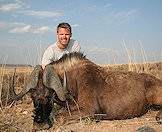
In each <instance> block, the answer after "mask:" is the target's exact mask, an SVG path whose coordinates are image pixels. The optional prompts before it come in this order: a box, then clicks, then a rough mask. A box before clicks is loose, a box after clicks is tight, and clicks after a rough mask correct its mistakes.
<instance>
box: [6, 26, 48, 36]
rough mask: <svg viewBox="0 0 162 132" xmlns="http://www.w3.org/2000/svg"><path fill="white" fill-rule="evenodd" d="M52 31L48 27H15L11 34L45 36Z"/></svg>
mask: <svg viewBox="0 0 162 132" xmlns="http://www.w3.org/2000/svg"><path fill="white" fill-rule="evenodd" d="M49 31H51V29H50V28H49V27H47V26H42V27H34V26H32V25H25V26H20V27H15V28H14V29H12V30H10V31H9V33H34V34H39V33H40V34H44V33H47V32H49Z"/></svg>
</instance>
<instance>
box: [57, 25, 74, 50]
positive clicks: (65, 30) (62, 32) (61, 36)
mask: <svg viewBox="0 0 162 132" xmlns="http://www.w3.org/2000/svg"><path fill="white" fill-rule="evenodd" d="M71 36H72V31H71V26H70V25H69V24H68V23H60V24H59V25H58V26H57V42H58V43H57V44H58V47H59V48H60V49H65V48H66V47H67V46H68V43H69V41H70V38H71Z"/></svg>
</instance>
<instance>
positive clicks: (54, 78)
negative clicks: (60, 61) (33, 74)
mask: <svg viewBox="0 0 162 132" xmlns="http://www.w3.org/2000/svg"><path fill="white" fill-rule="evenodd" d="M43 83H44V85H45V86H46V87H49V88H51V89H53V90H55V92H56V94H57V96H58V98H59V99H60V100H61V101H65V100H66V98H65V91H64V88H63V86H62V84H61V81H60V79H59V76H58V75H57V73H56V72H55V70H54V69H53V67H52V65H47V66H46V67H45V69H44V73H43Z"/></svg>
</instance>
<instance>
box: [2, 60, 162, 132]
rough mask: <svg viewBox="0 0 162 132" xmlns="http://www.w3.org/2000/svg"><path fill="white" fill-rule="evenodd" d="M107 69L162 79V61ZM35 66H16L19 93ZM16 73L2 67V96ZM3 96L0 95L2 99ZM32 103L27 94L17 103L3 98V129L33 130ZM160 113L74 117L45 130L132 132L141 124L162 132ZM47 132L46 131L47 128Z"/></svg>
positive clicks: (107, 66)
mask: <svg viewBox="0 0 162 132" xmlns="http://www.w3.org/2000/svg"><path fill="white" fill-rule="evenodd" d="M102 67H103V68H105V69H106V70H122V71H136V72H146V73H149V74H152V75H155V76H156V77H158V78H161V79H162V62H159V63H144V64H135V63H130V64H123V65H102ZM32 69H33V68H26V67H19V68H17V69H16V78H15V88H16V91H17V92H19V91H20V90H21V88H22V87H23V86H24V82H25V80H26V78H27V77H28V76H29V74H30V72H31V71H32ZM13 73H14V68H5V67H1V68H0V95H1V97H2V94H3V92H2V91H3V90H2V89H4V88H5V89H8V88H9V87H10V86H9V82H10V81H11V80H10V79H11V77H12V75H13ZM0 99H1V98H0ZM32 110H33V104H32V101H31V99H30V98H28V96H26V97H25V98H23V100H22V101H19V102H16V103H15V104H12V105H10V106H4V105H3V104H2V101H0V131H3V132H5V131H6V132H10V131H11V132H22V131H24V132H26V131H29V132H30V131H32V130H33V119H32V114H33V112H32ZM156 113H157V112H154V111H150V112H148V113H147V114H146V115H144V116H142V117H140V118H134V119H130V120H124V121H123V120H121V121H100V122H99V123H96V121H94V120H91V119H90V118H86V119H85V120H73V121H69V122H64V121H63V118H60V119H59V121H57V122H55V125H54V126H53V127H52V128H51V129H50V130H46V131H57V132H70V131H74V132H80V131H81V132H84V131H95V132H100V131H102V132H104V131H114V132H118V131H130V132H133V131H135V130H137V129H138V128H139V127H141V126H149V127H152V128H154V129H155V130H156V131H162V126H161V125H158V124H157V123H156V121H155V119H154V117H155V114H156ZM44 132H45V131H44Z"/></svg>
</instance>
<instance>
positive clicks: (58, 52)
mask: <svg viewBox="0 0 162 132" xmlns="http://www.w3.org/2000/svg"><path fill="white" fill-rule="evenodd" d="M71 37H72V29H71V26H70V25H69V24H68V23H60V24H59V25H58V26H57V42H55V44H52V45H50V46H49V47H48V48H47V49H46V50H45V52H44V54H43V58H42V68H43V69H44V68H45V66H46V65H47V64H49V63H51V62H53V61H56V60H59V59H60V58H61V57H62V56H63V55H64V54H66V53H70V52H79V51H80V46H79V43H78V42H77V41H76V40H74V39H71Z"/></svg>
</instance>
